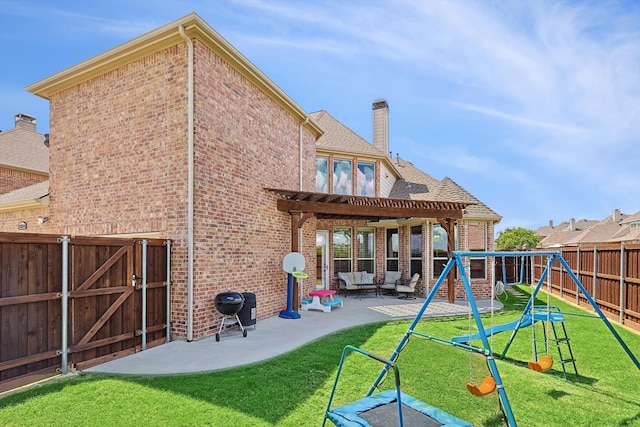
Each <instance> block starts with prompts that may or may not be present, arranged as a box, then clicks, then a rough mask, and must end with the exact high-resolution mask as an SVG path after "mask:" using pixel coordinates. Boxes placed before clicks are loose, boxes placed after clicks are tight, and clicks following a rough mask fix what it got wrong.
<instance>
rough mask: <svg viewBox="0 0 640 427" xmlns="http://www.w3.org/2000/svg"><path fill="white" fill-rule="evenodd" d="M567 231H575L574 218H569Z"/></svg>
mask: <svg viewBox="0 0 640 427" xmlns="http://www.w3.org/2000/svg"><path fill="white" fill-rule="evenodd" d="M569 231H576V219H575V218H571V227H570V228H569Z"/></svg>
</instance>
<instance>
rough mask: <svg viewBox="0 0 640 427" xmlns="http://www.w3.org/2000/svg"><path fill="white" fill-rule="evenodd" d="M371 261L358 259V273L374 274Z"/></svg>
mask: <svg viewBox="0 0 640 427" xmlns="http://www.w3.org/2000/svg"><path fill="white" fill-rule="evenodd" d="M373 264H374V263H373V260H372V259H359V260H358V271H366V272H368V273H374V271H373Z"/></svg>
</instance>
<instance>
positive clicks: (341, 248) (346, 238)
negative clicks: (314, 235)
mask: <svg viewBox="0 0 640 427" xmlns="http://www.w3.org/2000/svg"><path fill="white" fill-rule="evenodd" d="M333 257H334V258H349V259H351V228H349V227H345V228H339V227H336V228H335V229H334V230H333Z"/></svg>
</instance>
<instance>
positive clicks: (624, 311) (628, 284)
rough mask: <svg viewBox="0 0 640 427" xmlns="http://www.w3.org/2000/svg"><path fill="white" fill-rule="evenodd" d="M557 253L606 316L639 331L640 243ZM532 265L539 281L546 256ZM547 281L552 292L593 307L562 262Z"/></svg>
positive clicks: (538, 257) (569, 249)
mask: <svg viewBox="0 0 640 427" xmlns="http://www.w3.org/2000/svg"><path fill="white" fill-rule="evenodd" d="M558 251H559V252H560V253H561V254H562V257H563V258H564V259H565V261H566V262H567V264H568V265H569V267H570V268H571V270H572V271H573V272H574V274H575V275H576V277H577V278H578V279H579V280H580V283H582V285H583V286H584V288H585V289H586V290H587V292H589V294H590V295H591V297H592V298H593V299H594V300H595V301H596V303H597V304H598V307H600V309H601V310H602V312H603V313H604V314H605V315H606V316H607V317H609V318H611V319H614V320H616V321H618V322H620V323H622V324H624V325H627V326H629V327H631V328H633V329H636V330H640V244H629V245H624V244H623V245H601V246H592V247H564V248H561V249H558ZM533 264H534V278H535V280H536V282H537V281H538V280H539V279H540V275H541V274H542V271H543V270H544V268H545V267H546V257H543V256H536V257H534V260H533ZM499 277H501V276H498V279H499ZM546 280H547V284H546V286H549V284H550V286H551V289H552V293H554V294H556V295H558V296H560V297H561V298H563V299H565V300H567V301H571V302H573V303H575V304H577V305H588V306H589V307H590V304H589V303H588V301H587V300H586V298H584V296H583V295H581V292H580V290H579V289H577V287H576V285H575V283H574V282H573V281H572V280H571V278H570V277H569V274H568V273H567V272H566V271H564V269H563V268H562V266H561V265H560V264H559V263H557V262H556V263H554V265H553V266H552V269H551V272H550V274H549V275H548V277H547V279H546Z"/></svg>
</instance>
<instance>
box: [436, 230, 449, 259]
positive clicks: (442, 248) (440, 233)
mask: <svg viewBox="0 0 640 427" xmlns="http://www.w3.org/2000/svg"><path fill="white" fill-rule="evenodd" d="M436 252H438V253H442V252H444V253H445V256H446V253H447V232H446V231H445V229H444V228H442V226H441V225H440V224H434V225H433V256H436Z"/></svg>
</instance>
